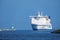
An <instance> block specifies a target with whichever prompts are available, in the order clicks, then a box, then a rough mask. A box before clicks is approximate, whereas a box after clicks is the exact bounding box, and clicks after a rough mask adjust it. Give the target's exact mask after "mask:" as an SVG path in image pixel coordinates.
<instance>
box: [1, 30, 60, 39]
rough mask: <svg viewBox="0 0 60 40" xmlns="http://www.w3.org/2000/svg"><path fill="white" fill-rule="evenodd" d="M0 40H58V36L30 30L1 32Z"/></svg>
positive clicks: (59, 37)
mask: <svg viewBox="0 0 60 40" xmlns="http://www.w3.org/2000/svg"><path fill="white" fill-rule="evenodd" d="M0 40H60V34H52V33H50V32H40V31H31V30H16V31H1V32H0Z"/></svg>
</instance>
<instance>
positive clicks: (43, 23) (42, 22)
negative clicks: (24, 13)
mask: <svg viewBox="0 0 60 40" xmlns="http://www.w3.org/2000/svg"><path fill="white" fill-rule="evenodd" d="M30 18H31V25H32V29H33V30H40V29H52V24H51V19H50V16H43V15H42V12H38V15H37V16H30Z"/></svg>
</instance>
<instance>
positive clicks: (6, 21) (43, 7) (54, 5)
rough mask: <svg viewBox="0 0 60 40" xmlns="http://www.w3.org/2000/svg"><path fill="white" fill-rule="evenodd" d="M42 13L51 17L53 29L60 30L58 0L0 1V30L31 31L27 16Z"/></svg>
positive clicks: (59, 0) (59, 4) (59, 6)
mask: <svg viewBox="0 0 60 40" xmlns="http://www.w3.org/2000/svg"><path fill="white" fill-rule="evenodd" d="M38 11H42V12H43V15H48V16H51V23H52V25H53V29H60V0H0V28H10V27H11V24H14V26H15V28H16V29H19V30H31V29H32V27H31V24H30V19H29V16H32V15H36V14H37V12H38Z"/></svg>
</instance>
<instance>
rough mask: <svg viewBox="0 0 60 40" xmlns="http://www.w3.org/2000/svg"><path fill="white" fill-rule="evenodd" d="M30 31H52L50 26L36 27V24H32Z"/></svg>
mask: <svg viewBox="0 0 60 40" xmlns="http://www.w3.org/2000/svg"><path fill="white" fill-rule="evenodd" d="M32 29H33V30H41V29H52V26H51V25H36V24H32Z"/></svg>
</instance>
